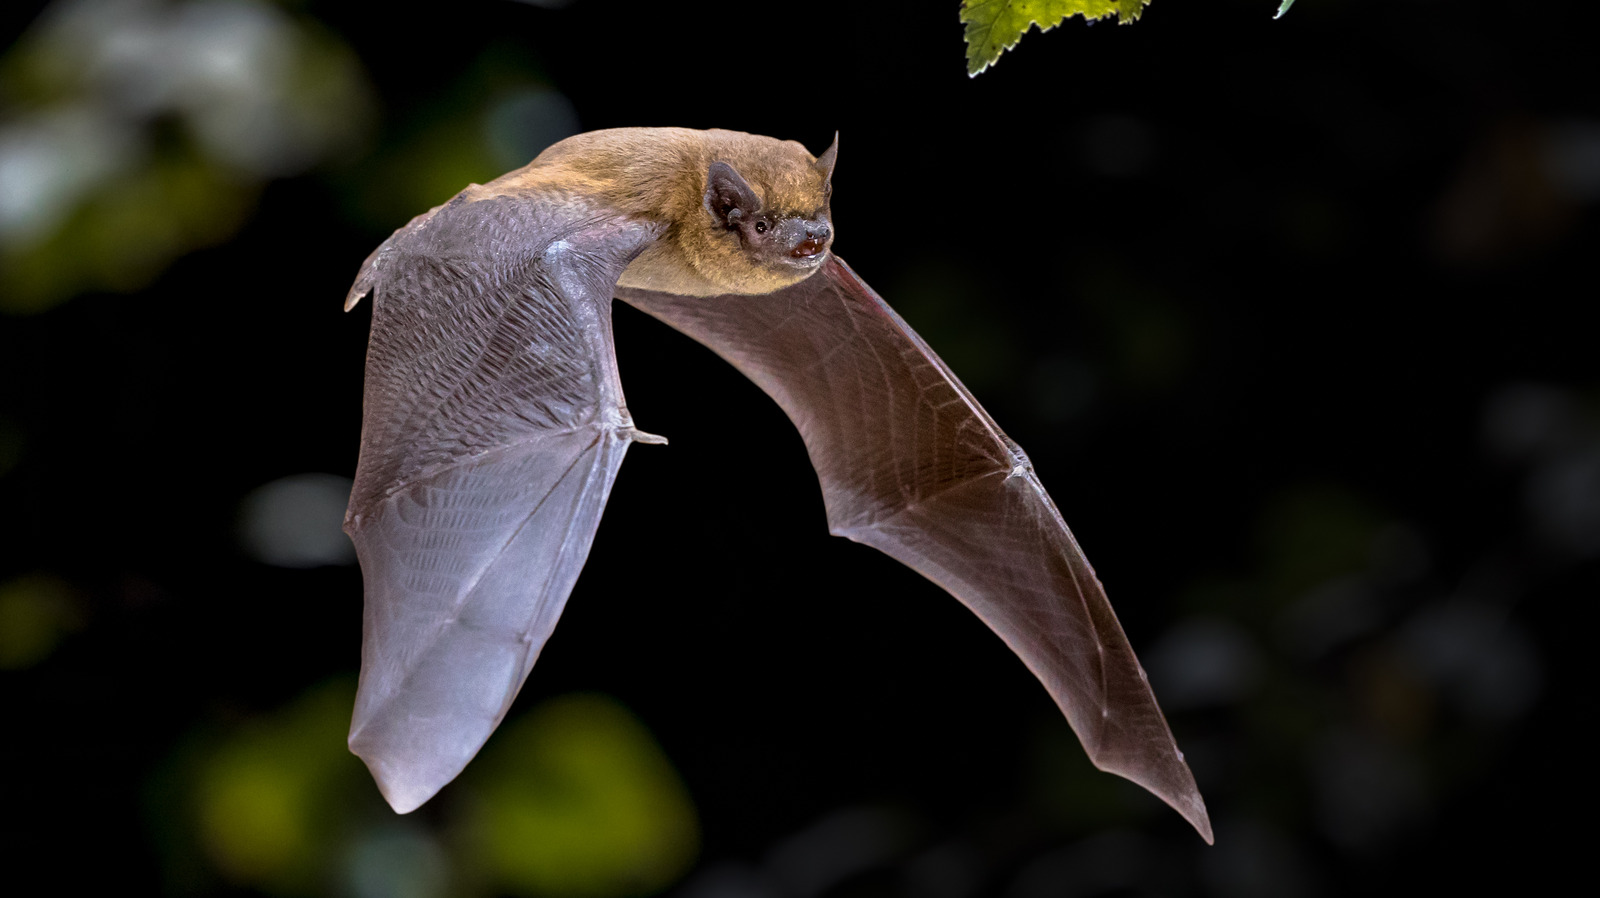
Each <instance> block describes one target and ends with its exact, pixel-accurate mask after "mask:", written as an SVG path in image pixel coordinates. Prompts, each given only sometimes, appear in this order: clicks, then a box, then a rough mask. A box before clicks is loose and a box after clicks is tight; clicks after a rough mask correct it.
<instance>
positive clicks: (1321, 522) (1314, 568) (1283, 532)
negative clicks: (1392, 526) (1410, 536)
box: [1259, 485, 1386, 602]
mask: <svg viewBox="0 0 1600 898" xmlns="http://www.w3.org/2000/svg"><path fill="white" fill-rule="evenodd" d="M1385 523H1386V518H1385V517H1384V515H1383V514H1382V513H1381V512H1380V510H1379V509H1377V508H1375V507H1374V506H1373V505H1372V504H1370V503H1369V502H1368V500H1367V499H1366V497H1364V496H1362V495H1361V494H1359V493H1357V492H1356V491H1355V490H1352V489H1349V488H1347V487H1342V486H1338V485H1302V486H1299V487H1296V488H1294V489H1291V490H1288V491H1286V492H1285V493H1284V494H1282V495H1280V496H1278V497H1277V498H1276V499H1275V500H1274V501H1273V502H1271V503H1270V504H1269V505H1268V507H1267V509H1266V510H1265V511H1264V513H1263V514H1262V519H1261V523H1260V531H1259V539H1260V545H1261V547H1262V550H1263V554H1264V556H1265V558H1264V562H1265V564H1264V570H1265V574H1266V583H1267V587H1268V590H1269V592H1270V593H1271V597H1272V599H1273V600H1274V601H1276V602H1282V601H1285V600H1287V599H1292V598H1296V597H1298V596H1299V595H1300V594H1302V593H1303V592H1304V591H1305V590H1308V589H1310V588H1311V587H1313V586H1316V585H1317V584H1319V583H1322V582H1324V581H1326V580H1328V579H1330V578H1332V577H1336V576H1339V575H1341V574H1348V573H1352V572H1355V571H1360V570H1364V569H1365V568H1366V567H1367V566H1368V565H1369V564H1370V563H1371V561H1372V555H1373V543H1374V539H1375V538H1376V537H1377V536H1378V534H1379V532H1380V531H1381V530H1382V528H1383V525H1384V524H1385Z"/></svg>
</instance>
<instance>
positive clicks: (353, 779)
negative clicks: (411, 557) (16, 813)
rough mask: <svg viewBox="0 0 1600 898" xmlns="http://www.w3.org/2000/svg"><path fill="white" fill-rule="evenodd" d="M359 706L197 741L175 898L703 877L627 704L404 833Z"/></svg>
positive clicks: (240, 726)
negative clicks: (373, 772) (354, 715)
mask: <svg viewBox="0 0 1600 898" xmlns="http://www.w3.org/2000/svg"><path fill="white" fill-rule="evenodd" d="M5 595H9V593H5V594H0V614H4V613H5V612H4V609H5V608H6V607H7V606H6V604H5V602H6V599H5ZM0 623H4V621H0ZM354 695H355V684H354V683H352V682H351V681H349V680H348V679H343V678H341V679H337V680H331V681H328V682H325V683H323V684H321V685H319V686H316V687H313V688H311V689H309V690H307V691H306V692H305V693H303V694H302V695H300V696H299V697H298V698H296V699H295V700H294V701H292V702H290V703H289V704H288V705H286V706H285V707H283V708H282V709H280V710H278V711H275V712H272V713H269V714H265V715H261V716H259V717H252V718H247V719H242V720H238V721H236V722H232V723H229V724H226V725H224V726H221V727H219V726H218V725H217V724H215V723H213V724H210V725H208V726H207V727H206V728H204V729H202V730H197V731H196V732H195V733H194V734H192V736H191V738H190V739H188V740H187V742H186V744H185V746H184V747H182V748H180V749H179V750H178V751H177V752H175V753H174V754H173V756H172V757H171V758H170V759H169V769H168V771H167V773H166V774H165V775H164V777H162V778H161V779H160V780H159V781H158V785H157V786H156V787H154V788H153V789H152V790H151V792H150V802H151V811H152V814H153V815H154V816H155V818H156V820H157V823H156V826H155V829H156V831H158V832H159V833H161V834H162V840H163V842H164V844H165V848H166V853H167V860H168V864H167V866H168V870H169V888H170V889H171V890H173V891H177V892H188V893H198V892H206V891H210V890H211V889H212V888H213V885H212V884H213V883H214V882H215V881H216V880H220V881H222V882H226V883H230V884H232V885H234V886H243V887H248V888H251V889H255V890H259V891H260V892H263V893H266V894H271V895H316V894H329V893H340V892H342V893H346V894H352V895H355V896H358V898H364V896H369V895H370V896H395V895H401V896H415V898H431V896H442V895H455V896H474V895H527V896H538V898H633V896H640V895H649V894H654V893H656V892H659V891H661V889H663V888H664V887H666V886H668V885H671V884H672V883H673V882H675V881H676V880H677V879H679V878H680V877H681V876H682V875H683V874H684V872H685V871H687V870H688V869H689V867H690V865H691V864H692V863H693V862H694V860H695V855H696V852H697V850H698V847H699V829H698V824H697V822H696V814H695V809H694V804H693V802H692V801H691V800H690V798H689V795H688V792H687V790H686V789H685V788H684V785H683V783H682V781H681V780H680V779H679V778H678V775H677V773H676V771H674V770H673V768H672V765H671V763H670V762H668V761H667V759H666V757H665V756H664V755H663V753H662V751H661V748H660V746H659V745H658V744H657V743H656V741H655V739H654V737H653V736H651V734H650V731H649V730H648V729H646V728H645V727H644V725H643V724H642V723H640V721H639V720H638V719H637V718H636V717H634V716H633V715H632V714H631V713H629V712H628V711H627V710H626V709H624V708H623V707H622V706H621V705H619V704H618V703H617V702H616V701H615V700H613V699H611V698H608V697H606V696H602V695H595V694H581V695H569V696H565V697H560V698H556V699H551V700H549V701H547V702H545V703H543V704H541V705H538V706H535V707H534V708H533V709H531V710H530V711H528V712H527V713H525V714H522V715H521V716H519V717H516V718H513V719H512V720H511V721H509V722H508V723H507V724H506V725H505V726H504V727H502V728H501V730H500V731H499V732H498V733H497V734H496V735H495V736H494V738H493V739H491V740H490V742H489V744H488V746H487V747H486V749H485V750H484V752H483V754H482V757H480V758H479V759H478V760H477V761H476V762H475V763H474V764H473V765H472V766H471V767H470V768H469V769H468V771H467V773H466V774H465V775H464V777H463V778H462V780H461V782H460V783H459V784H458V785H454V786H452V787H450V789H449V790H448V791H447V792H446V793H445V794H444V795H443V796H441V798H440V799H439V800H437V801H436V802H435V803H434V804H433V805H432V806H431V807H430V808H429V809H428V810H427V811H424V812H420V813H418V814H415V815H412V816H409V817H406V818H404V819H397V818H395V817H394V815H393V814H392V812H390V811H389V809H388V808H387V807H386V806H385V805H383V803H382V801H381V800H380V799H379V798H378V797H377V791H376V789H374V788H373V786H372V782H371V779H370V777H369V776H368V775H367V773H366V771H365V769H364V768H363V767H362V766H361V762H360V761H359V760H357V759H356V758H355V757H354V756H353V755H351V754H350V753H349V751H347V750H346V748H345V732H346V730H347V729H348V728H349V724H350V707H351V703H352V702H353V700H354Z"/></svg>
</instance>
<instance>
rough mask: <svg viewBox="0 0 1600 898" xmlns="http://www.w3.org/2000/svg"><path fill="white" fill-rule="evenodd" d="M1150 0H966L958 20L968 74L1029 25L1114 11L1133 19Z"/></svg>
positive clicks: (989, 60) (1046, 27) (1013, 43)
mask: <svg viewBox="0 0 1600 898" xmlns="http://www.w3.org/2000/svg"><path fill="white" fill-rule="evenodd" d="M1149 3H1150V0H966V2H965V3H962V4H961V24H963V25H965V26H967V28H966V38H967V74H968V75H973V76H976V75H977V74H978V73H980V72H982V71H983V70H984V69H986V68H988V67H989V66H991V65H994V64H995V62H996V61H997V60H999V59H1000V54H1001V53H1004V52H1005V51H1007V50H1009V49H1011V48H1012V47H1015V46H1016V45H1017V41H1020V40H1022V36H1023V35H1024V34H1026V33H1027V31H1028V29H1029V28H1032V27H1033V26H1035V25H1037V26H1039V30H1040V31H1041V32H1043V31H1049V30H1050V29H1052V28H1054V27H1056V26H1057V25H1060V24H1061V22H1062V21H1063V20H1064V19H1066V18H1067V17H1068V16H1083V18H1084V20H1085V21H1088V22H1093V21H1095V20H1097V19H1103V18H1105V17H1107V16H1112V15H1115V16H1116V17H1117V21H1118V22H1121V23H1128V22H1133V21H1136V20H1137V19H1138V18H1139V15H1140V14H1141V13H1143V12H1144V8H1145V7H1146V6H1148V5H1149Z"/></svg>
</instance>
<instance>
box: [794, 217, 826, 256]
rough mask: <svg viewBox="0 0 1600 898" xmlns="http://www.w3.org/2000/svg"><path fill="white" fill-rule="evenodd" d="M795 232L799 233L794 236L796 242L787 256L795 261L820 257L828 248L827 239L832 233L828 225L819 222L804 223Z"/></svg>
mask: <svg viewBox="0 0 1600 898" xmlns="http://www.w3.org/2000/svg"><path fill="white" fill-rule="evenodd" d="M796 230H797V231H799V233H798V234H796V237H798V240H796V242H795V244H794V248H793V249H791V250H790V251H789V254H790V255H792V256H794V257H795V258H796V259H809V258H811V257H813V256H817V255H821V253H822V252H823V251H824V250H826V249H827V248H828V238H829V237H832V236H833V232H832V231H830V230H829V228H828V225H827V224H826V223H824V222H820V221H808V222H805V223H804V227H803V228H797V229H796Z"/></svg>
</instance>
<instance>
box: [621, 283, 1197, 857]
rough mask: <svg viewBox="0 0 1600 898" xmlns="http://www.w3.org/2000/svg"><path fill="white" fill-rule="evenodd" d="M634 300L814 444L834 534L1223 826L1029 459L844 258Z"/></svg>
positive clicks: (1114, 757)
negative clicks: (817, 267)
mask: <svg viewBox="0 0 1600 898" xmlns="http://www.w3.org/2000/svg"><path fill="white" fill-rule="evenodd" d="M618 297H619V298H620V299H623V300H624V301H626V302H628V303H630V304H632V305H634V306H636V307H638V308H640V309H642V310H644V311H645V312H648V313H649V314H651V315H653V316H655V317H657V318H660V319H661V320H663V321H665V322H666V323H667V324H669V325H671V326H672V327H674V328H676V329H678V330H680V331H682V332H683V333H685V334H688V335H689V336H691V337H693V338H694V339H696V340H698V341H700V342H701V343H704V344H705V345H706V346H708V347H710V348H711V349H712V350H714V351H715V352H716V353H717V354H718V355H721V356H722V357H723V358H725V359H727V360H728V361H729V362H731V363H733V365H734V366H735V367H737V368H738V369H739V370H740V371H742V372H744V374H745V375H746V376H747V377H749V378H750V379H751V380H753V381H755V383H756V384H757V385H758V386H760V387H761V388H762V389H763V390H765V391H766V392H767V394H768V395H770V396H772V398H773V399H775V400H777V402H778V404H779V405H780V406H782V407H783V410H784V411H785V412H786V413H787V414H788V416H789V418H790V420H791V421H793V422H794V424H795V426H796V427H798V428H799V429H800V433H801V435H802V437H804V439H805V443H806V449H807V451H808V452H809V453H810V456H811V462H812V464H813V465H814V466H815V467H816V469H817V475H818V477H819V479H820V480H821V482H822V493H823V498H824V500H825V502H826V503H827V509H828V524H829V529H830V531H831V532H832V533H834V534H835V535H838V536H844V537H848V538H850V539H852V540H855V541H856V542H861V543H865V544H867V545H869V546H872V547H874V548H876V549H879V550H881V551H883V552H886V553H888V554H889V555H890V556H892V557H893V558H895V559H898V560H899V561H901V562H902V563H904V564H906V565H909V566H910V567H912V568H913V569H915V570H916V571H918V572H919V573H921V574H922V575H923V576H925V577H927V578H928V579H930V580H932V581H933V582H935V583H937V584H939V585H940V586H941V587H943V588H944V589H946V590H947V591H949V592H950V593H951V594H952V595H954V596H955V597H956V598H958V599H960V600H961V601H962V602H963V603H965V604H966V606H967V607H968V608H970V609H972V611H974V612H976V613H977V615H978V617H980V618H981V619H982V620H983V622H984V623H986V624H988V625H989V626H990V628H992V629H993V630H994V631H995V632H996V633H998V634H999V635H1000V637H1001V638H1002V639H1004V640H1005V642H1006V644H1007V645H1009V646H1010V647H1011V648H1012V650H1013V651H1015V652H1016V653H1017V654H1018V655H1019V656H1021V658H1022V660H1023V661H1024V662H1025V663H1026V664H1027V665H1028V667H1029V668H1030V669H1031V670H1032V671H1033V672H1034V674H1035V675H1037V676H1038V677H1039V679H1040V680H1041V681H1043V683H1044V685H1045V688H1046V689H1048V690H1049V692H1050V695H1051V696H1052V697H1054V698H1055V700H1056V703H1057V704H1058V705H1059V706H1060V707H1061V710H1062V711H1063V712H1065V714H1066V716H1067V720H1068V721H1069V722H1070V723H1071V725H1072V728H1073V730H1074V731H1075V732H1076V733H1077V734H1078V738H1079V739H1080V740H1082V742H1083V746H1084V748H1085V749H1086V750H1087V752H1088V754H1089V758H1090V760H1091V761H1093V763H1094V764H1095V766H1097V767H1099V768H1100V769H1102V770H1106V771H1110V772H1112V773H1116V774H1119V775H1121V776H1124V777H1127V778H1128V779H1130V780H1133V781H1134V782H1136V783H1138V784H1139V785H1141V786H1144V787H1145V788H1146V789H1149V790H1150V791H1151V792H1153V793H1155V794H1156V795H1157V796H1158V797H1160V798H1161V799H1162V800H1164V801H1165V802H1167V804H1169V805H1171V806H1172V807H1173V808H1174V809H1176V810H1177V811H1178V813H1180V814H1182V815H1183V817H1184V818H1185V819H1186V820H1188V821H1189V822H1190V823H1191V824H1193V825H1194V827H1195V829H1196V830H1198V831H1199V833H1200V835H1201V836H1202V837H1204V838H1205V840H1206V841H1207V842H1208V843H1209V842H1210V841H1211V840H1212V835H1211V822H1210V819H1209V818H1208V816H1207V814H1206V809H1205V803H1204V801H1203V800H1202V799H1201V797H1200V792H1199V790H1198V789H1197V788H1196V786H1195V782H1194V776H1193V775H1192V774H1191V773H1190V772H1189V767H1188V765H1187V764H1185V763H1184V760H1183V754H1182V753H1181V752H1179V751H1178V747H1177V745H1176V743H1175V742H1174V741H1173V738H1172V733H1171V731H1170V730H1169V729H1168V728H1167V722H1166V719H1165V718H1164V717H1162V714H1161V709H1160V708H1159V707H1158V706H1157V705H1156V700H1155V696H1154V695H1153V694H1152V693H1151V691H1150V685H1149V683H1148V682H1147V681H1146V679H1145V674H1144V669H1143V668H1141V667H1140V666H1139V662H1138V659H1137V658H1135V657H1134V653H1133V648H1132V647H1131V646H1130V645H1129V644H1128V639H1127V637H1126V636H1125V635H1124V634H1123V632H1122V626H1121V624H1119V623H1118V622H1117V617H1116V614H1115V613H1114V612H1112V610H1111V605H1110V603H1109V602H1108V601H1107V600H1106V595H1105V591H1104V590H1103V589H1102V588H1101V586H1100V581H1099V580H1098V579H1097V578H1096V577H1095V574H1094V569H1093V568H1091V567H1090V566H1089V562H1088V560H1087V559H1085V558H1084V555H1083V551H1082V550H1081V549H1079V548H1078V543H1077V541H1076V540H1074V539H1073V537H1072V533H1071V532H1070V531H1069V530H1068V529H1067V525H1066V523H1065V522H1064V521H1063V520H1062V518H1061V513H1060V512H1059V511H1057V510H1056V506H1055V503H1054V502H1052V501H1051V499H1050V496H1049V495H1048V494H1047V493H1046V492H1045V491H1044V487H1043V486H1041V485H1040V483H1039V478H1038V477H1037V476H1035V474H1034V472H1033V467H1032V465H1031V464H1030V463H1029V462H1028V458H1027V456H1026V455H1024V454H1023V452H1022V449H1021V448H1020V447H1018V446H1017V444H1016V443H1014V442H1012V441H1011V440H1010V439H1009V438H1007V437H1006V435H1005V434H1003V433H1001V431H1000V429H999V428H998V427H997V426H995V423H994V421H993V420H992V419H991V418H990V417H989V415H988V414H987V413H986V412H985V411H984V410H983V408H982V407H981V406H979V405H978V402H977V400H976V399H974V398H973V397H972V394H971V393H969V392H967V390H966V388H965V387H963V386H962V385H961V382H960V381H959V380H957V379H956V377H955V375H954V374H952V373H950V370H949V369H948V368H946V367H945V365H944V363H943V362H941V361H940V360H939V357H938V356H936V355H934V354H933V351H932V350H931V349H929V348H928V346H927V344H926V343H924V342H923V341H922V339H921V338H920V337H918V336H917V335H916V333H915V332H913V331H912V330H911V328H910V327H908V326H907V325H906V323H905V322H904V321H902V320H901V318H900V316H899V315H897V314H895V312H894V310H893V309H890V308H889V306H888V305H887V304H885V303H884V301H883V299H882V298H881V297H879V296H878V295H877V294H876V293H874V292H873V291H872V289H871V288H870V287H868V286H867V285H866V284H865V283H863V282H862V281H861V279H860V278H859V277H857V276H856V274H855V272H854V271H852V270H851V269H850V267H849V266H847V265H845V264H844V262H842V261H841V260H839V259H837V258H830V259H829V260H828V261H827V262H826V263H825V264H824V267H823V269H822V270H821V271H819V272H818V273H817V274H815V275H812V276H811V277H810V278H808V279H806V280H805V281H802V282H801V283H799V284H797V285H795V286H793V287H789V288H787V289H784V290H780V291H778V292H776V293H772V294H769V295H766V296H754V297H752V296H719V297H711V298H699V297H681V296H673V295H670V294H664V293H653V292H645V291H638V290H626V289H624V290H620V291H618Z"/></svg>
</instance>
